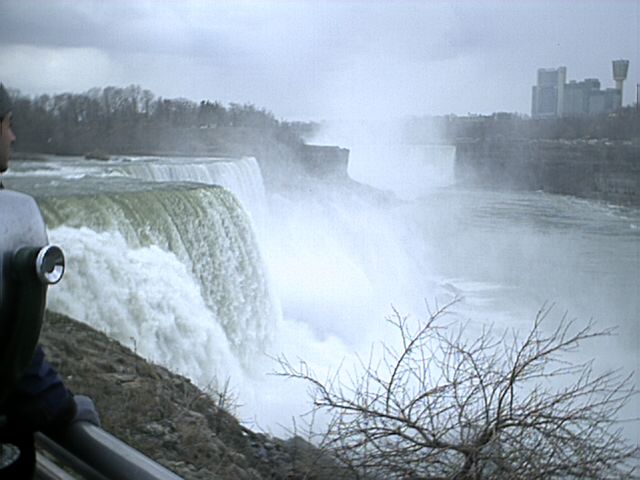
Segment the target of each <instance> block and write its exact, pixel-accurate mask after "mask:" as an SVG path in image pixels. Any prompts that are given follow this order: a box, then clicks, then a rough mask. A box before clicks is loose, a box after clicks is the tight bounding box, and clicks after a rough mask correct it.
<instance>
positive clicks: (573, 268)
mask: <svg viewBox="0 0 640 480" xmlns="http://www.w3.org/2000/svg"><path fill="white" fill-rule="evenodd" d="M390 159H392V160H393V162H392V165H393V168H392V169H390V168H389V165H390ZM350 174H351V176H352V177H354V178H356V179H358V180H361V181H363V182H366V183H369V184H372V185H374V186H377V187H379V188H383V189H387V190H392V191H394V192H395V193H396V194H397V196H398V197H399V198H400V199H401V201H399V202H390V203H384V204H376V203H375V202H373V201H372V200H371V199H369V198H367V197H363V196H362V195H360V194H357V193H355V192H354V191H352V190H351V189H349V188H348V186H346V185H345V184H341V185H331V184H326V183H322V182H316V183H306V182H300V184H299V187H298V188H292V189H289V190H281V191H278V192H269V193H268V194H265V191H264V187H263V185H262V180H261V176H260V170H259V168H258V165H257V163H256V162H255V160H254V159H249V158H245V159H237V160H233V161H231V160H226V161H222V160H220V159H185V158H164V159H151V158H120V159H115V160H112V161H109V162H87V161H85V160H81V159H78V158H58V157H55V158H54V157H47V158H43V159H39V160H32V161H25V162H14V165H13V166H12V171H11V173H10V174H9V175H8V176H7V178H6V180H5V185H6V186H7V187H8V188H15V189H18V190H23V191H27V192H29V193H31V194H32V195H34V196H35V197H36V198H37V199H38V201H39V204H40V206H41V208H42V210H43V213H44V215H45V217H46V220H47V223H48V225H49V228H50V237H51V239H52V240H53V241H55V242H57V243H59V244H61V245H62V246H63V248H64V250H65V252H66V255H67V258H68V266H69V267H68V273H67V275H66V277H65V279H64V281H63V282H62V283H61V284H60V285H59V286H56V287H54V288H52V289H51V291H50V299H49V300H50V304H49V305H50V308H52V309H54V310H57V311H60V312H62V313H67V314H69V315H71V316H72V317H74V318H77V319H79V320H81V321H84V322H86V323H89V324H91V325H94V326H96V327H97V328H99V329H101V330H103V331H106V332H107V333H109V335H111V336H112V337H114V338H117V339H118V340H119V341H121V342H123V343H125V344H127V345H129V346H131V347H133V348H135V349H136V350H137V351H138V352H139V353H141V354H142V355H144V356H146V357H148V358H152V359H154V360H156V361H158V362H160V363H162V364H165V365H166V366H168V367H169V368H172V369H173V370H175V371H178V372H181V373H184V374H186V375H188V376H190V377H191V378H192V379H194V381H195V382H196V383H198V384H199V385H201V386H203V387H206V386H207V385H212V384H215V383H216V382H217V381H220V380H224V379H226V378H227V377H229V378H230V379H231V382H232V384H233V385H236V388H237V389H238V392H239V394H240V397H241V402H242V403H244V404H245V408H244V409H242V410H241V415H242V416H243V418H244V419H245V420H253V421H255V422H256V423H257V424H258V426H261V427H263V428H269V429H273V430H276V431H278V430H279V428H280V427H278V425H290V420H291V416H293V415H296V414H298V413H301V412H304V411H307V410H308V403H307V398H306V395H305V389H304V387H303V386H300V385H294V384H291V383H282V381H281V380H280V379H278V378H274V377H271V376H266V375H264V374H265V373H267V372H269V371H270V370H272V369H273V368H275V367H274V366H273V364H272V363H270V360H269V357H266V356H264V354H268V355H278V354H280V353H284V354H286V355H287V356H289V358H292V359H295V358H297V357H299V358H302V359H304V360H306V361H308V362H309V364H310V365H311V366H312V367H314V368H315V370H316V372H317V373H318V374H319V375H320V376H322V375H323V373H326V372H330V371H333V370H335V368H336V367H337V365H338V364H339V363H340V362H341V361H342V360H343V359H345V358H346V359H347V363H348V362H349V359H351V358H353V355H354V354H355V353H363V354H366V353H367V352H368V350H369V346H370V344H371V342H377V341H380V340H381V339H383V338H384V339H387V340H388V337H387V333H388V332H387V331H386V328H387V327H386V326H385V322H384V318H385V316H387V315H388V314H389V313H390V312H391V305H393V306H394V307H395V308H397V309H398V310H399V311H401V312H403V313H410V314H412V315H424V314H425V313H426V307H425V300H426V301H428V302H429V303H430V304H433V303H434V302H436V301H437V302H441V303H442V302H446V301H448V300H450V299H452V298H454V297H458V298H460V299H461V300H460V302H459V303H458V304H457V305H456V307H455V312H454V313H455V314H457V315H458V316H459V317H460V318H462V319H469V329H470V330H473V329H474V328H478V327H479V326H480V325H483V324H486V323H492V324H494V325H497V326H499V327H514V328H516V329H523V328H527V327H528V326H529V325H530V324H531V322H532V320H533V318H534V316H535V314H536V312H537V310H538V309H539V308H540V307H541V305H542V304H543V303H545V302H547V303H555V304H556V307H555V310H554V315H552V316H551V318H550V321H551V322H553V321H554V318H555V319H557V318H560V317H561V316H562V314H564V313H565V312H568V314H569V316H571V317H576V318H577V319H578V321H579V322H586V321H587V320H589V319H591V318H593V319H594V320H595V321H596V322H597V324H598V325H600V326H603V327H604V326H610V325H616V326H618V327H619V332H620V335H619V336H618V337H615V338H613V339H611V340H607V341H604V342H602V343H600V344H597V345H595V346H593V347H589V349H588V351H587V352H586V353H587V354H588V355H590V356H592V357H595V360H596V364H597V365H598V366H602V367H603V368H604V367H614V368H618V367H619V368H623V369H624V370H625V371H631V370H634V369H638V367H640V357H639V354H638V350H639V346H640V338H639V335H640V328H639V326H638V318H639V313H640V295H639V293H640V275H638V271H640V270H639V269H640V211H639V210H638V209H632V208H622V207H615V206H610V205H606V204H602V203H597V202H591V201H585V200H578V199H574V198H570V197H563V196H557V195H547V194H544V193H540V192H532V193H516V192H491V191H486V190H480V189H468V188H462V187H460V186H456V185H455V182H454V178H453V160H452V150H451V149H450V148H444V147H420V146H413V147H410V148H409V147H393V148H391V147H387V148H384V149H381V148H379V147H378V146H373V147H372V146H370V145H369V146H365V147H361V148H358V147H352V163H351V166H350ZM214 184H216V185H222V186H223V187H224V188H220V187H215V186H213V185H214ZM611 352H614V353H613V354H612V353H611ZM283 392H287V393H286V394H283ZM637 411H638V404H637V403H635V404H633V405H631V411H630V412H628V413H630V414H633V413H637Z"/></svg>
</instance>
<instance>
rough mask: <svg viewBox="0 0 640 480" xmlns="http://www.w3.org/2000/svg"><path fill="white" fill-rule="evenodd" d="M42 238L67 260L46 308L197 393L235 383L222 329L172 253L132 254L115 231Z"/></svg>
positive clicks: (237, 372) (235, 367)
mask: <svg viewBox="0 0 640 480" xmlns="http://www.w3.org/2000/svg"><path fill="white" fill-rule="evenodd" d="M49 235H50V240H51V241H52V242H53V243H56V244H58V245H60V246H62V248H63V249H64V251H65V256H66V261H67V271H66V273H65V277H64V281H63V282H61V283H60V284H59V285H57V286H56V287H55V288H51V289H50V293H49V300H48V303H49V304H48V306H49V308H50V309H52V310H53V311H57V312H60V313H64V314H65V315H69V316H71V317H72V318H75V319H78V320H81V321H83V322H85V323H88V324H90V325H92V326H93V327H95V328H97V329H98V330H100V331H102V332H105V333H106V334H107V335H108V336H110V337H111V338H113V339H115V340H118V341H119V342H120V343H122V344H124V345H127V346H129V347H130V348H132V349H133V350H135V351H136V352H137V353H138V354H140V355H141V356H143V357H145V358H147V359H149V360H151V361H154V362H157V363H160V364H162V365H165V366H168V367H170V368H171V370H173V371H175V372H178V373H181V374H183V375H185V376H186V377H188V378H191V379H192V380H193V381H194V382H195V383H197V384H198V385H201V386H203V387H204V386H206V385H210V384H211V385H215V384H216V382H224V380H225V379H226V378H227V377H231V378H240V377H241V376H242V369H241V366H240V363H239V361H238V355H237V354H236V353H235V352H234V351H233V349H232V347H231V345H230V344H229V341H228V339H227V335H226V333H225V331H224V329H223V327H222V325H221V323H220V322H219V321H218V319H217V318H216V315H215V314H214V313H213V312H212V311H211V310H210V309H209V308H208V307H207V305H206V304H205V301H204V299H203V297H202V293H201V290H200V285H199V283H198V282H197V281H196V279H195V278H194V277H193V275H192V273H191V272H190V271H189V270H188V269H187V267H186V266H185V264H184V263H183V262H181V261H180V259H178V257H177V256H176V255H175V254H173V253H171V252H166V251H164V250H162V249H160V248H159V247H157V246H155V245H151V246H148V247H137V248H132V247H131V246H130V245H128V244H127V241H126V240H125V238H124V237H123V236H122V234H120V233H119V232H95V231H93V230H91V229H89V228H86V227H81V228H71V227H66V226H61V227H58V228H54V229H52V230H50V232H49ZM196 340H197V341H196Z"/></svg>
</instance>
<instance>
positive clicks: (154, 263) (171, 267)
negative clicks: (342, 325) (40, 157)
mask: <svg viewBox="0 0 640 480" xmlns="http://www.w3.org/2000/svg"><path fill="white" fill-rule="evenodd" d="M172 161H173V162H174V163H175V165H173V166H172V165H171V162H172ZM190 162H191V163H190ZM152 163H153V162H152V161H151V160H148V159H133V160H131V159H125V160H122V159H121V160H117V161H112V162H105V163H96V162H86V161H83V160H81V159H77V158H61V159H60V158H55V159H53V158H48V159H46V161H35V162H28V161H25V162H16V168H13V169H12V172H11V174H10V175H9V179H8V180H9V182H10V183H11V187H10V188H15V189H18V190H23V191H26V192H29V193H30V194H32V195H34V196H35V197H36V198H37V200H38V203H39V205H40V207H41V210H42V211H43V215H44V217H45V220H46V222H47V225H48V227H49V229H50V238H51V241H53V242H55V243H58V244H60V245H61V246H62V247H63V249H64V250H65V252H66V256H67V259H68V269H67V275H66V277H65V281H64V282H62V283H61V284H60V285H58V286H57V288H56V289H55V290H54V289H52V291H51V293H50V296H49V308H50V309H52V310H54V311H59V312H61V313H64V314H67V315H70V316H72V317H74V318H76V319H78V320H81V321H84V322H86V323H88V324H90V325H93V326H95V327H96V328H98V329H100V330H102V331H105V332H106V333H108V334H109V335H110V336H111V337H112V338H115V339H117V340H119V341H121V342H122V343H124V344H126V345H129V346H131V347H132V348H135V349H136V350H137V351H138V353H140V354H142V355H143V356H145V357H146V358H150V359H153V360H154V361H157V362H159V363H161V364H164V365H165V366H167V367H169V368H171V369H173V370H174V371H177V372H180V373H183V374H185V375H187V376H188V377H190V378H192V379H193V380H194V381H195V382H196V383H197V384H199V385H200V386H202V387H209V386H211V385H212V383H215V382H216V381H220V380H222V381H224V380H226V378H229V377H231V378H232V379H233V380H234V381H239V380H241V379H242V378H244V377H245V376H246V375H247V374H251V372H252V369H253V366H254V364H255V363H256V361H258V360H259V358H260V354H261V353H262V352H264V351H265V349H267V348H268V346H269V344H270V341H271V339H272V338H273V335H274V330H275V329H276V328H277V324H278V319H279V317H280V314H279V308H278V302H277V300H276V299H275V298H274V296H273V295H272V293H271V291H270V287H269V282H268V280H267V275H266V272H265V270H264V264H263V261H262V258H261V254H260V252H259V248H258V245H257V242H256V239H255V235H254V233H253V227H252V224H251V219H250V218H249V216H248V215H247V213H246V212H245V210H244V209H243V207H242V205H241V204H240V203H239V202H238V200H237V199H236V196H235V195H234V194H236V195H238V196H239V197H241V198H243V199H244V200H245V201H246V202H247V203H248V205H249V206H252V207H253V208H254V214H255V212H258V215H254V216H253V218H260V215H261V214H260V213H259V212H260V211H261V210H260V209H264V204H265V202H264V187H263V186H262V182H261V177H260V172H259V168H258V166H257V163H256V162H255V159H251V158H245V159H239V160H237V162H235V163H234V162H233V161H230V160H227V161H219V160H217V159H209V160H208V161H207V159H193V160H191V159H179V160H175V159H174V160H170V159H165V160H164V161H160V160H159V161H157V162H156V163H155V164H153V165H152ZM154 165H155V166H154ZM139 177H146V178H149V179H155V181H154V182H149V181H144V180H141V179H140V178H139ZM181 180H190V181H191V182H192V183H185V182H183V181H182V182H181ZM214 181H216V182H218V183H225V184H226V185H227V186H228V187H230V188H233V189H234V190H235V192H234V194H232V193H231V192H230V191H229V190H227V189H225V188H222V187H219V186H212V185H205V184H206V183H209V182H214ZM196 182H197V183H196Z"/></svg>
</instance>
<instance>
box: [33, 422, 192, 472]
mask: <svg viewBox="0 0 640 480" xmlns="http://www.w3.org/2000/svg"><path fill="white" fill-rule="evenodd" d="M36 445H37V447H38V448H39V449H41V450H43V451H44V452H46V453H47V455H48V456H50V457H52V458H53V459H54V460H55V461H53V462H52V461H50V460H49V459H48V458H47V456H45V455H42V454H41V455H38V459H37V466H36V478H38V479H43V480H49V479H51V480H61V479H66V478H76V477H73V476H72V475H71V476H69V475H68V474H66V473H65V474H66V475H67V476H66V477H65V476H62V475H63V474H62V473H60V471H61V469H60V468H59V465H62V466H64V467H66V468H67V469H70V470H71V472H73V473H77V474H78V475H79V476H80V478H83V479H87V480H129V479H130V480H181V477H179V476H178V475H176V474H175V473H173V472H171V471H170V470H168V469H166V468H165V467H163V466H162V465H160V464H158V463H157V462H155V461H153V460H152V459H150V458H149V457H147V456H146V455H144V454H142V453H141V452H139V451H138V450H136V449H134V448H133V447H131V446H129V445H127V444H126V443H124V442H123V441H121V440H119V439H118V438H116V437H114V436H113V435H111V434H110V433H108V432H106V431H104V430H103V429H101V428H100V427H97V426H95V425H93V424H91V423H89V422H82V421H81V422H74V423H73V424H71V425H70V426H69V427H68V428H67V429H65V430H64V431H63V432H61V433H60V434H56V436H55V437H49V436H46V435H44V434H42V433H37V434H36ZM56 463H57V465H56ZM62 471H63V472H64V470H62Z"/></svg>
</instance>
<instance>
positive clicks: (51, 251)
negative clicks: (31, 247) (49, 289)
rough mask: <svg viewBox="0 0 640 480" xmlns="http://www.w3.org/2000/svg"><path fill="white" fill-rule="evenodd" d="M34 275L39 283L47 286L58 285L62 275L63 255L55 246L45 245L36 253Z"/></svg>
mask: <svg viewBox="0 0 640 480" xmlns="http://www.w3.org/2000/svg"><path fill="white" fill-rule="evenodd" d="M36 273H37V274H38V278H39V279H40V281H41V282H42V283H44V284H47V285H53V284H55V283H58V282H59V281H60V279H61V278H62V275H63V274H64V253H62V249H61V248H60V247H58V246H56V245H47V246H46V247H42V248H41V249H40V251H38V255H37V257H36Z"/></svg>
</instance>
